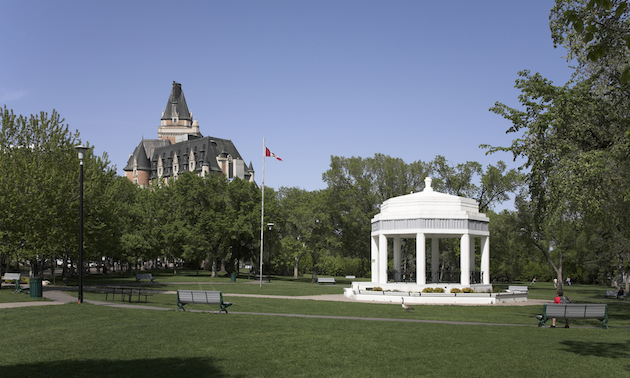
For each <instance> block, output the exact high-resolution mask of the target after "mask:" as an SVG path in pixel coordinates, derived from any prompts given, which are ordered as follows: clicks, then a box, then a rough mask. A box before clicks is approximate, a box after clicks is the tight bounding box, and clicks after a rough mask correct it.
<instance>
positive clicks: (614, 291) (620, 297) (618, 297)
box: [606, 290, 628, 299]
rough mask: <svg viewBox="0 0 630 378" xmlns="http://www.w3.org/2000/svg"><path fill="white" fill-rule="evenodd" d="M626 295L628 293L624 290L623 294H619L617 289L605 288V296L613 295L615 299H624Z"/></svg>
mask: <svg viewBox="0 0 630 378" xmlns="http://www.w3.org/2000/svg"><path fill="white" fill-rule="evenodd" d="M626 296H628V293H626V292H624V293H623V295H621V296H620V295H619V292H618V291H617V290H606V297H615V298H617V299H624V298H625V297H626Z"/></svg>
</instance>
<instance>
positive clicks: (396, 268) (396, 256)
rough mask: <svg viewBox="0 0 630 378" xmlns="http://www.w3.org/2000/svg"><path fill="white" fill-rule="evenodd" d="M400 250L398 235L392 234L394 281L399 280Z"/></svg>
mask: <svg viewBox="0 0 630 378" xmlns="http://www.w3.org/2000/svg"><path fill="white" fill-rule="evenodd" d="M401 260H402V252H401V250H400V236H394V271H395V272H394V277H393V278H394V281H400V262H401Z"/></svg>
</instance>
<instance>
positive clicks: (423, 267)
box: [416, 232, 427, 285]
mask: <svg viewBox="0 0 630 378" xmlns="http://www.w3.org/2000/svg"><path fill="white" fill-rule="evenodd" d="M426 259H427V258H426V238H425V237H424V234H423V233H422V232H418V234H417V235H416V283H417V284H418V285H425V284H426V283H427V277H426V275H427V274H426V271H427V261H426Z"/></svg>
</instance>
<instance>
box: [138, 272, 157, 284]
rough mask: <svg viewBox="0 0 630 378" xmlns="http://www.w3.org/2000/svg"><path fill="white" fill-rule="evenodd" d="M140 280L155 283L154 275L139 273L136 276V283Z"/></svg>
mask: <svg viewBox="0 0 630 378" xmlns="http://www.w3.org/2000/svg"><path fill="white" fill-rule="evenodd" d="M140 280H151V282H153V275H152V274H151V273H138V274H136V282H139V281H140Z"/></svg>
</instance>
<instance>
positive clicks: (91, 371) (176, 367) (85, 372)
mask: <svg viewBox="0 0 630 378" xmlns="http://www.w3.org/2000/svg"><path fill="white" fill-rule="evenodd" d="M2 371H3V373H2V376H3V377H91V378H93V377H118V378H125V377H129V378H136V377H141V376H142V377H191V376H204V377H228V376H229V377H244V375H242V374H233V373H230V374H229V375H226V374H225V373H223V372H222V371H221V370H220V369H219V368H217V367H216V366H214V364H213V360H212V359H209V358H199V357H197V358H157V359H148V358H147V359H136V360H128V361H124V360H100V359H99V360H83V361H76V360H61V361H45V362H39V363H32V364H27V363H25V364H18V365H9V366H3V367H2ZM10 372H13V373H10ZM6 373H9V374H6ZM12 374H14V375H12Z"/></svg>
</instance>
